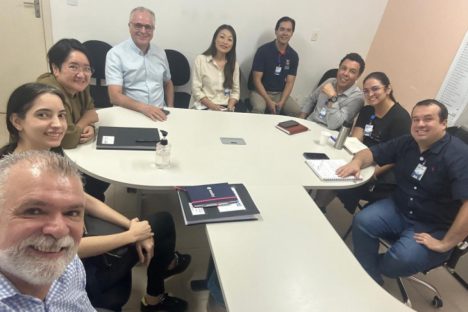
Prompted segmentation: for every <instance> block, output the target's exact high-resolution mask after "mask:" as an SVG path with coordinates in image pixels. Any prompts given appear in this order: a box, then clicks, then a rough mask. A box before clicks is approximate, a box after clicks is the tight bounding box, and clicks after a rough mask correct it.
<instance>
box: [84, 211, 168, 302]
mask: <svg viewBox="0 0 468 312" xmlns="http://www.w3.org/2000/svg"><path fill="white" fill-rule="evenodd" d="M148 222H149V223H150V225H151V228H152V230H153V232H154V243H155V245H154V256H153V259H152V260H151V262H150V264H149V266H148V269H147V288H146V292H147V293H148V294H149V295H152V296H157V295H160V294H162V293H164V274H165V272H166V270H167V267H168V266H169V264H170V263H171V261H172V260H173V259H174V250H175V242H176V234H175V226H174V221H173V219H172V216H171V215H170V214H169V213H167V212H159V213H156V214H154V215H151V216H150V217H149V218H148ZM126 247H127V251H126V252H125V253H124V254H123V255H122V256H120V257H118V256H113V255H109V254H105V255H99V256H95V257H90V258H86V259H83V264H84V266H85V270H86V291H87V293H88V297H89V299H90V301H91V303H92V304H93V306H94V307H98V308H105V309H109V310H113V311H120V310H121V309H122V306H123V305H125V303H126V302H127V301H128V298H129V297H130V293H131V286H132V268H133V267H134V266H135V264H136V263H137V262H138V260H139V259H138V253H137V251H136V248H135V246H134V245H129V246H126ZM120 251H121V250H120ZM111 254H112V252H111ZM116 254H118V253H116Z"/></svg>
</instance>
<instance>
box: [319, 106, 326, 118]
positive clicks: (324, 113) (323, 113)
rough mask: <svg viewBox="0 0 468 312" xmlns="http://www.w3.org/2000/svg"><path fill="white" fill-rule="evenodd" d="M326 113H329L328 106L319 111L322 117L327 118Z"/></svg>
mask: <svg viewBox="0 0 468 312" xmlns="http://www.w3.org/2000/svg"><path fill="white" fill-rule="evenodd" d="M326 115H327V108H326V107H322V109H321V110H320V113H319V117H320V119H323V118H325V116H326Z"/></svg>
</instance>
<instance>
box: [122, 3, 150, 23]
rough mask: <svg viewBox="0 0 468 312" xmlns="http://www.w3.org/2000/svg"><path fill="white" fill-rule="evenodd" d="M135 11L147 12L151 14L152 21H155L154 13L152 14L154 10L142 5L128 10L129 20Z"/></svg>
mask: <svg viewBox="0 0 468 312" xmlns="http://www.w3.org/2000/svg"><path fill="white" fill-rule="evenodd" d="M135 12H148V13H149V14H150V15H151V17H152V18H153V23H154V22H155V21H156V15H154V12H153V11H151V10H150V9H148V8H145V7H142V6H139V7H136V8H134V9H133V10H132V11H131V12H130V17H129V20H130V21H131V20H132V16H133V13H135Z"/></svg>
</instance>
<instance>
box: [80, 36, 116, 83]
mask: <svg viewBox="0 0 468 312" xmlns="http://www.w3.org/2000/svg"><path fill="white" fill-rule="evenodd" d="M83 45H84V46H85V47H86V49H87V50H88V52H89V57H90V58H91V59H90V60H89V61H90V62H91V65H92V66H93V68H94V73H93V76H92V77H93V78H95V79H96V85H97V86H100V85H102V84H101V81H100V80H101V79H106V75H105V66H106V55H107V52H108V51H109V50H110V49H111V48H112V46H111V45H110V44H108V43H106V42H104V41H99V40H89V41H86V42H83Z"/></svg>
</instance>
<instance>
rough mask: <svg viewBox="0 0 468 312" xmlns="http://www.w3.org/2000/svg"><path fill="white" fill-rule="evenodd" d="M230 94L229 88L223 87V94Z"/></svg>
mask: <svg viewBox="0 0 468 312" xmlns="http://www.w3.org/2000/svg"><path fill="white" fill-rule="evenodd" d="M230 95H231V89H228V88H225V89H224V96H230Z"/></svg>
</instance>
